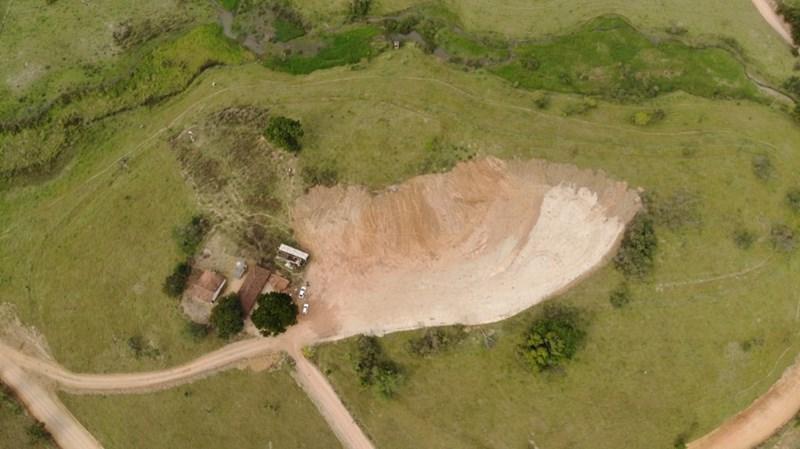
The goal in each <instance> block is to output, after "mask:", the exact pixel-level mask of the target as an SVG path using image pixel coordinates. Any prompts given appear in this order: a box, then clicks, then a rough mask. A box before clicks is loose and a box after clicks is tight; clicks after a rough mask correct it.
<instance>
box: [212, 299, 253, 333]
mask: <svg viewBox="0 0 800 449" xmlns="http://www.w3.org/2000/svg"><path fill="white" fill-rule="evenodd" d="M209 323H210V324H211V326H212V327H213V328H214V329H215V330H216V331H217V335H218V336H219V337H220V338H223V339H228V338H231V337H233V336H234V335H236V334H238V333H239V332H241V331H242V329H244V310H242V303H241V301H240V300H239V295H237V294H235V293H231V294H229V295H226V296H223V297H222V298H220V299H218V300H217V304H216V305H215V306H214V309H212V310H211V317H210V318H209Z"/></svg>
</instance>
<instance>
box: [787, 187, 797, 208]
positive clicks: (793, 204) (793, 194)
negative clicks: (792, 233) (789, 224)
mask: <svg viewBox="0 0 800 449" xmlns="http://www.w3.org/2000/svg"><path fill="white" fill-rule="evenodd" d="M786 204H787V205H788V206H789V209H791V210H792V211H793V212H800V189H798V188H794V189H791V190H789V191H788V192H786Z"/></svg>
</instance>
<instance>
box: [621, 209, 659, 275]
mask: <svg viewBox="0 0 800 449" xmlns="http://www.w3.org/2000/svg"><path fill="white" fill-rule="evenodd" d="M657 247H658V239H657V237H656V231H655V226H654V225H653V218H652V217H651V216H650V214H649V213H648V212H640V213H638V214H637V215H636V217H634V219H633V220H632V221H631V222H630V224H628V228H627V229H626V230H625V235H624V237H623V238H622V244H621V245H620V248H619V251H617V254H616V256H614V265H615V266H616V268H617V269H618V270H619V271H621V272H622V274H624V275H625V276H629V277H643V276H646V275H647V274H649V273H650V272H651V271H652V270H653V264H654V261H655V253H656V249H657Z"/></svg>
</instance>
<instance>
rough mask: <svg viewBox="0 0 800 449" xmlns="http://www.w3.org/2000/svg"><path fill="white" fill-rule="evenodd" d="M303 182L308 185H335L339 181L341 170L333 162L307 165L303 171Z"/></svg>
mask: <svg viewBox="0 0 800 449" xmlns="http://www.w3.org/2000/svg"><path fill="white" fill-rule="evenodd" d="M301 175H302V177H303V182H304V183H305V184H306V186H308V187H313V186H328V187H330V186H333V185H336V183H337V182H339V172H338V171H337V170H336V168H335V167H334V166H332V165H331V164H325V165H322V166H320V165H306V166H304V167H303V170H302V172H301Z"/></svg>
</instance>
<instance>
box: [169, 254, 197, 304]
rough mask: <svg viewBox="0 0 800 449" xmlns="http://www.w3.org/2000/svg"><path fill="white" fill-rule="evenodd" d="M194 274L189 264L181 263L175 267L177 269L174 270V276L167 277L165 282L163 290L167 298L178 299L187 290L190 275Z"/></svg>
mask: <svg viewBox="0 0 800 449" xmlns="http://www.w3.org/2000/svg"><path fill="white" fill-rule="evenodd" d="M191 273H192V267H191V265H189V262H188V261H186V262H180V263H179V264H177V265H175V268H174V269H173V270H172V274H170V275H169V276H167V278H166V279H165V280H164V285H163V287H162V289H163V290H164V293H166V294H167V296H170V297H173V298H177V297H179V296H181V295H182V294H183V291H184V290H185V289H186V282H187V280H188V279H189V275H190V274H191Z"/></svg>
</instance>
